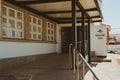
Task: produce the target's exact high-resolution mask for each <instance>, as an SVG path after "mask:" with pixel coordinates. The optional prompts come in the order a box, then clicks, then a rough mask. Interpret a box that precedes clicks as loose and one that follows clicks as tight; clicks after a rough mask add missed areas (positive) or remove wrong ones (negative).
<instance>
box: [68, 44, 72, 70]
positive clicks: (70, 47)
mask: <svg viewBox="0 0 120 80" xmlns="http://www.w3.org/2000/svg"><path fill="white" fill-rule="evenodd" d="M71 50H72V44H69V63H70V68H72V58H71V57H72V53H71Z"/></svg>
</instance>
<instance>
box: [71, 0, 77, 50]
mask: <svg viewBox="0 0 120 80" xmlns="http://www.w3.org/2000/svg"><path fill="white" fill-rule="evenodd" d="M72 28H73V48H75V49H77V26H76V0H72Z"/></svg>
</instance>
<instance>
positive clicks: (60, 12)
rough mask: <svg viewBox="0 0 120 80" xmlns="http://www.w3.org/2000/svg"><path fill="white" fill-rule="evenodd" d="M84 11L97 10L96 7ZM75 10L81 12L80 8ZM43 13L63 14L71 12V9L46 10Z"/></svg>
mask: <svg viewBox="0 0 120 80" xmlns="http://www.w3.org/2000/svg"><path fill="white" fill-rule="evenodd" d="M85 11H87V12H88V11H97V8H91V9H85ZM76 12H81V10H77V11H76ZM42 13H43V14H64V13H72V11H70V10H69V11H47V12H42Z"/></svg>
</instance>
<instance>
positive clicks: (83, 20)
mask: <svg viewBox="0 0 120 80" xmlns="http://www.w3.org/2000/svg"><path fill="white" fill-rule="evenodd" d="M82 55H83V57H85V14H84V11H82Z"/></svg>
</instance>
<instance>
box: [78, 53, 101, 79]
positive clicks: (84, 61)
mask: <svg viewBox="0 0 120 80" xmlns="http://www.w3.org/2000/svg"><path fill="white" fill-rule="evenodd" d="M77 53H78V54H79V56H80V58H81V59H82V61H83V67H84V65H85V64H86V65H87V67H88V68H89V70H90V71H91V73H92V74H93V75H94V77H95V78H96V79H97V80H99V78H98V77H97V75H96V74H95V73H94V71H93V70H92V68H91V66H90V65H89V64H88V62H87V61H86V60H85V58H84V57H83V56H82V54H81V53H80V52H78V51H77ZM84 63H85V64H84ZM84 68H85V67H84ZM83 70H84V69H83ZM84 72H85V71H83V74H84ZM83 80H84V77H83Z"/></svg>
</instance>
